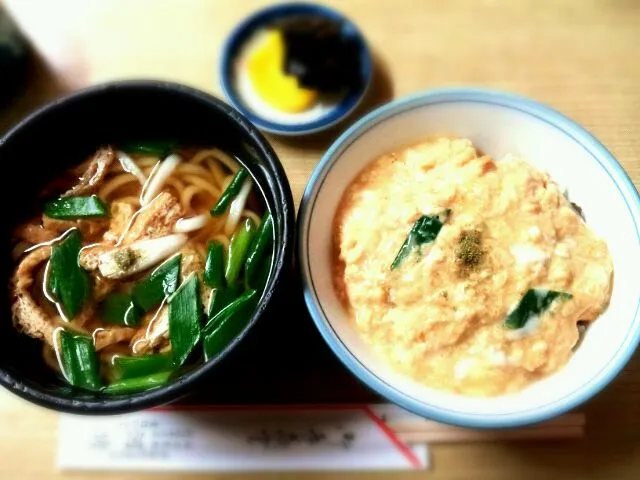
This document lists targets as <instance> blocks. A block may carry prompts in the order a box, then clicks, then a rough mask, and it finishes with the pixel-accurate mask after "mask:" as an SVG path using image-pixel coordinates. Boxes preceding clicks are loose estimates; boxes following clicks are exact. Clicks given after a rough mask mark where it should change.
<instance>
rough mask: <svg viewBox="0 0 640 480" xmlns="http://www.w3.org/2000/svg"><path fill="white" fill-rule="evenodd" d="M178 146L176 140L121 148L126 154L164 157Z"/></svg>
mask: <svg viewBox="0 0 640 480" xmlns="http://www.w3.org/2000/svg"><path fill="white" fill-rule="evenodd" d="M177 146H178V142H177V141H176V140H159V141H149V142H138V143H128V144H126V145H123V146H122V151H123V152H126V153H133V154H140V155H153V156H156V157H165V156H167V155H169V153H171V151H172V150H175V149H176V147H177Z"/></svg>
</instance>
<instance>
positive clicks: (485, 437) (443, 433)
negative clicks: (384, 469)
mask: <svg viewBox="0 0 640 480" xmlns="http://www.w3.org/2000/svg"><path fill="white" fill-rule="evenodd" d="M585 424H586V418H585V415H584V414H582V413H572V414H567V415H563V416H561V417H558V418H556V419H553V420H549V421H547V422H544V423H540V424H536V425H532V426H530V427H523V428H515V429H501V430H474V429H467V428H460V427H454V426H451V425H442V424H440V423H437V422H432V421H429V420H419V419H416V420H400V421H395V422H389V424H388V425H389V427H390V428H391V429H392V430H393V431H394V432H395V433H396V434H397V435H398V438H399V439H400V440H402V441H404V442H407V443H422V442H427V443H456V442H483V441H495V440H544V439H570V438H581V437H583V436H584V433H585Z"/></svg>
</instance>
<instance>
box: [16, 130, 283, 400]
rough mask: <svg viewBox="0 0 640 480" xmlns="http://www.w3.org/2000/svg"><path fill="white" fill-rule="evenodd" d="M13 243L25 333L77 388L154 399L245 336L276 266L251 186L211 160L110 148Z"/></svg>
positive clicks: (193, 153)
mask: <svg viewBox="0 0 640 480" xmlns="http://www.w3.org/2000/svg"><path fill="white" fill-rule="evenodd" d="M39 205H40V206H41V209H40V211H39V213H38V215H37V216H35V217H34V218H32V219H30V220H29V221H27V222H25V223H23V224H21V225H19V226H18V227H17V228H16V229H15V231H14V239H15V246H14V249H13V252H12V254H13V259H14V261H15V265H16V267H15V270H14V273H13V278H12V282H11V286H10V288H11V301H12V316H13V322H14V325H15V326H16V328H18V329H19V330H21V331H22V332H24V333H25V334H27V335H30V336H31V337H34V338H37V339H39V340H41V341H42V345H43V360H44V361H45V362H46V363H47V364H48V365H49V366H50V367H51V368H52V369H53V370H55V371H56V372H58V373H59V374H60V375H61V376H62V377H64V378H65V380H66V381H67V382H69V383H70V384H71V385H73V386H76V387H79V388H85V389H89V390H93V391H96V390H100V391H103V392H105V393H108V394H127V393H133V392H138V391H142V390H146V389H149V388H154V387H157V386H159V385H162V384H164V383H165V382H167V381H168V380H169V379H171V378H173V377H175V376H177V375H179V374H180V373H181V372H183V371H184V370H185V369H187V368H189V367H190V366H194V365H197V364H198V363H202V362H204V361H208V360H210V359H211V358H214V357H215V356H216V355H217V354H218V353H220V352H221V351H222V350H223V349H224V348H225V347H226V346H227V345H228V344H229V342H230V341H231V340H232V339H233V338H235V336H237V335H238V334H239V333H240V332H241V331H242V330H243V328H244V327H245V326H246V324H247V323H248V321H249V319H250V318H251V315H252V313H253V311H254V309H255V308H256V306H257V303H258V300H259V298H260V297H261V294H262V292H263V290H264V287H265V285H266V282H267V280H268V276H269V273H270V269H271V261H272V258H273V227H272V220H271V215H270V213H269V211H268V209H267V208H266V206H265V205H266V204H265V202H264V199H263V198H262V197H261V194H260V192H259V189H257V188H256V186H255V185H254V180H253V179H252V177H251V176H250V175H249V174H248V172H247V171H246V170H245V169H244V168H243V167H242V166H241V165H240V163H239V162H238V161H237V160H236V159H234V158H232V157H231V156H230V155H228V154H226V153H224V152H222V151H220V150H219V149H216V148H199V147H191V146H178V145H175V144H173V143H171V142H150V143H140V144H135V145H123V146H105V147H102V148H100V149H98V150H97V151H96V152H95V153H94V154H93V155H92V156H91V158H89V159H88V160H87V161H85V162H84V163H82V164H81V165H80V166H78V167H77V168H75V169H72V170H71V171H68V172H65V173H63V174H61V175H60V177H59V178H56V179H54V180H53V181H52V182H51V183H50V184H49V185H47V186H46V188H45V189H44V191H43V198H42V201H41V202H40V204H39Z"/></svg>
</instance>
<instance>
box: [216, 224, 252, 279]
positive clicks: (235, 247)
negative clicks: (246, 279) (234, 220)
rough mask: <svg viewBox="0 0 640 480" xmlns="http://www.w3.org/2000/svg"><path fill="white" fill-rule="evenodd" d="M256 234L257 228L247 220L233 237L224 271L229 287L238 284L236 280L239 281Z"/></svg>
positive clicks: (239, 226)
mask: <svg viewBox="0 0 640 480" xmlns="http://www.w3.org/2000/svg"><path fill="white" fill-rule="evenodd" d="M255 233H256V226H255V224H254V223H253V220H251V219H250V218H245V220H244V222H242V223H241V224H240V225H238V228H237V229H236V231H235V232H234V234H233V236H232V237H231V240H230V241H229V253H228V255H227V264H226V267H225V271H224V276H225V278H226V279H227V284H228V285H233V284H235V283H236V280H238V277H239V276H240V272H242V267H243V266H244V262H245V259H246V258H247V253H248V250H249V246H250V245H251V242H252V241H253V237H254V236H255Z"/></svg>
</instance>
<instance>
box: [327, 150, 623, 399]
mask: <svg viewBox="0 0 640 480" xmlns="http://www.w3.org/2000/svg"><path fill="white" fill-rule="evenodd" d="M576 211H577V208H576V207H574V206H573V205H572V204H571V203H570V202H569V201H568V200H567V199H566V198H565V196H564V195H563V193H562V192H561V191H560V188H559V187H558V185H557V184H556V183H554V182H553V180H551V178H550V177H549V175H547V174H546V173H543V172H541V171H538V170H537V169H535V168H534V167H533V166H531V165H530V164H528V163H527V162H525V161H523V160H520V159H516V158H509V159H505V160H504V161H500V162H495V161H494V160H493V159H492V158H490V157H489V156H486V155H481V154H479V153H478V152H477V151H476V149H475V148H474V146H473V145H472V143H471V142H470V141H469V140H465V139H448V138H440V139H436V140H432V141H427V142H424V143H420V144H418V145H414V146H411V147H409V148H405V149H401V150H399V151H396V152H392V153H389V154H386V155H383V156H382V157H380V158H378V159H376V160H375V161H374V162H373V163H372V164H370V165H369V166H368V167H367V168H366V169H365V170H363V171H362V172H361V173H360V174H359V175H358V177H357V178H356V179H355V180H354V182H353V183H352V184H351V185H350V186H349V188H348V189H347V190H346V192H345V194H344V196H343V198H342V202H341V205H340V208H339V210H338V214H337V216H336V218H335V224H334V246H335V254H336V263H335V265H336V269H335V284H336V288H337V290H338V292H339V294H340V295H341V296H342V298H343V300H344V302H345V304H346V305H347V306H348V307H349V310H350V312H351V314H352V316H353V319H354V321H355V325H356V327H357V329H358V330H359V331H360V333H361V334H362V335H363V337H364V339H365V340H366V341H367V342H368V343H369V344H371V345H372V347H373V348H374V349H375V350H376V351H377V352H378V353H379V354H380V355H382V356H383V357H384V358H385V359H386V360H387V361H388V362H390V364H391V365H392V366H393V367H394V368H395V369H397V370H398V371H400V372H403V373H404V374H406V375H408V376H410V377H411V378H413V379H415V380H417V381H418V382H420V383H423V384H425V385H427V386H430V387H433V388H437V389H441V390H447V391H450V392H455V393H461V394H467V395H477V396H493V395H501V394H506V393H509V392H514V391H517V390H520V389H522V388H524V387H526V386H527V385H529V384H531V383H532V382H534V381H536V380H538V379H540V378H542V377H544V376H546V375H549V374H551V373H553V372H555V371H557V370H558V369H560V368H562V366H563V365H565V364H566V363H567V361H568V360H569V358H570V357H571V354H572V352H573V350H574V349H575V348H576V346H577V345H578V342H579V340H580V330H579V326H582V325H586V324H587V323H588V322H591V321H594V320H595V319H596V318H597V317H598V316H599V315H600V314H601V313H602V312H603V310H604V309H605V308H606V306H607V305H608V303H609V299H610V297H611V290H612V284H613V263H612V259H611V256H610V254H609V251H608V248H607V245H606V244H605V242H604V241H603V240H602V239H600V238H599V237H598V236H597V235H596V234H594V233H593V232H592V231H591V230H590V229H589V228H588V227H587V226H586V224H585V223H584V222H583V220H582V219H581V217H580V216H579V215H578V213H576Z"/></svg>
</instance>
